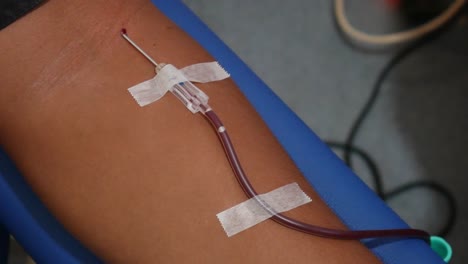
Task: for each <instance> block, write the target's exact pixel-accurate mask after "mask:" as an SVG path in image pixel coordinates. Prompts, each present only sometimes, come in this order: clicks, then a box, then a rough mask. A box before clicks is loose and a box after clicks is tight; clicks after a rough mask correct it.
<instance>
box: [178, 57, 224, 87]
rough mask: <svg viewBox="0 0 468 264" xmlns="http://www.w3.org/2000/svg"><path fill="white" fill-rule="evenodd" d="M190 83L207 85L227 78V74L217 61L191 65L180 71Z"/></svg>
mask: <svg viewBox="0 0 468 264" xmlns="http://www.w3.org/2000/svg"><path fill="white" fill-rule="evenodd" d="M180 71H181V72H182V73H183V74H184V75H185V77H187V79H189V80H190V81H191V82H198V83H207V82H214V81H220V80H224V79H226V78H229V76H230V75H229V73H228V72H227V71H226V70H225V69H224V68H223V67H222V66H221V65H219V63H218V62H217V61H213V62H203V63H197V64H193V65H190V66H187V67H184V68H182V69H180Z"/></svg>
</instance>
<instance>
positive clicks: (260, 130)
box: [0, 0, 378, 263]
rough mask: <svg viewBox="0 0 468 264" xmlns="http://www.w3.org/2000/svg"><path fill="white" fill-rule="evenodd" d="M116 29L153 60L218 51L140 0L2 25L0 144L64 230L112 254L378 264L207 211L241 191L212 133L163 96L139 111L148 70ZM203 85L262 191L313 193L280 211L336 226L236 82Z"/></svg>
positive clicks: (350, 247) (58, 10)
mask: <svg viewBox="0 0 468 264" xmlns="http://www.w3.org/2000/svg"><path fill="white" fill-rule="evenodd" d="M122 27H126V28H128V29H129V30H130V32H131V34H132V36H141V37H140V40H139V44H140V45H141V46H142V47H144V48H145V50H146V51H148V52H150V53H152V54H151V55H152V56H153V57H154V58H155V59H157V60H158V61H161V62H170V63H172V64H174V65H176V66H185V65H189V64H193V63H196V62H203V61H210V60H213V59H212V58H211V57H210V56H209V55H208V54H207V53H206V52H205V51H204V50H203V49H202V48H201V47H199V46H198V45H197V44H196V43H195V42H194V41H193V40H191V39H190V38H189V37H188V36H187V35H185V34H184V33H183V32H182V31H181V30H180V29H178V28H177V27H176V26H175V25H173V24H172V23H171V22H170V21H169V20H168V19H166V18H165V17H164V16H163V15H162V14H161V13H160V12H159V11H158V10H156V9H155V8H154V6H153V5H152V4H151V3H149V2H146V1H132V2H130V3H128V2H125V1H112V3H111V4H109V3H108V2H101V1H94V2H91V3H86V4H83V3H80V2H79V1H73V0H69V1H49V2H47V3H46V4H45V5H43V6H42V7H41V8H39V9H38V10H36V11H35V12H33V13H31V14H29V15H28V16H26V17H24V18H22V19H20V20H19V21H17V22H16V23H14V24H12V25H10V26H9V27H8V28H6V29H5V30H3V31H2V32H0V53H1V54H0V58H1V59H0V67H1V68H2V69H6V70H4V71H3V72H1V73H0V82H1V83H2V84H5V85H2V88H1V89H0V144H1V145H2V146H4V148H5V149H6V150H7V151H8V153H9V155H10V156H11V157H12V158H13V159H14V160H15V161H16V162H17V164H18V166H19V167H20V169H21V170H22V172H23V174H24V176H25V177H26V178H27V180H28V182H29V183H30V184H31V186H32V187H33V188H34V190H35V191H36V192H37V193H38V195H39V196H40V197H41V199H42V200H43V201H44V203H45V204H46V205H47V206H48V208H49V209H50V210H51V211H52V212H53V213H54V215H55V216H56V217H57V218H58V219H59V220H60V221H61V222H62V223H63V224H64V225H65V226H66V227H67V229H68V230H70V232H72V233H73V234H74V235H75V236H76V237H77V238H78V239H80V240H81V241H82V242H83V243H84V244H85V245H86V246H88V247H89V248H90V249H92V250H93V251H94V252H95V253H96V254H97V255H98V256H100V257H101V258H103V259H104V260H106V261H108V262H142V263H155V262H156V263H160V262H161V263H165V262H170V263H188V262H202V263H207V262H212V263H219V262H223V263H229V262H230V261H231V262H233V263H238V262H239V261H243V260H244V261H248V262H252V263H266V262H291V263H309V262H310V261H311V260H320V262H323V263H346V262H347V261H348V262H349V263H369V262H378V261H377V260H376V258H375V257H374V256H373V255H372V254H371V253H370V252H369V251H368V250H367V249H366V248H365V247H364V246H362V245H361V244H360V243H359V242H356V241H338V240H330V239H323V238H318V237H313V236H308V235H304V234H302V233H299V232H295V231H293V230H289V229H286V228H284V227H282V226H280V225H278V224H275V223H273V222H272V221H267V222H265V223H262V224H261V225H258V226H256V227H255V228H252V229H249V230H247V231H245V232H243V233H241V234H239V235H237V236H234V237H232V238H227V237H226V235H225V234H224V232H223V231H222V228H221V226H220V225H219V223H218V221H217V219H216V217H215V214H216V213H218V212H220V211H222V210H224V209H226V208H228V207H230V206H232V205H235V204H237V203H240V202H242V201H244V200H246V197H245V195H244V194H243V192H242V190H241V188H240V187H239V185H238V183H237V182H236V180H235V178H234V176H233V173H232V171H231V168H230V166H229V163H228V162H227V160H226V158H225V155H224V153H223V150H222V147H221V146H220V144H219V142H218V139H217V137H216V134H215V133H214V132H213V131H212V129H211V127H210V125H209V124H208V123H207V122H206V120H204V118H203V117H202V116H201V115H193V114H191V113H190V112H189V111H188V110H187V109H186V108H185V107H184V106H182V105H181V104H180V102H178V101H177V99H176V98H174V97H173V96H171V95H167V96H165V97H164V98H163V99H162V100H160V101H158V102H157V103H154V104H152V105H150V106H147V107H144V108H140V107H139V106H137V104H136V103H135V102H134V101H133V99H132V98H131V97H130V96H129V94H128V92H127V91H126V89H127V88H128V87H130V86H132V85H134V84H136V83H139V82H141V81H143V80H146V79H149V78H151V77H152V76H153V75H154V70H153V68H152V66H151V64H149V63H148V62H147V61H146V60H145V59H144V58H143V57H141V56H140V55H138V54H136V53H135V51H134V50H133V49H131V48H129V47H128V44H127V43H126V42H124V41H123V40H122V39H121V37H120V35H119V31H120V28H122ZM199 87H200V88H201V89H203V90H204V91H205V92H206V93H207V94H208V95H209V96H210V98H211V100H210V104H211V106H212V107H213V109H215V110H216V111H217V113H218V115H219V116H220V117H221V118H222V119H223V121H224V123H225V126H226V127H227V129H229V131H230V134H231V137H232V140H233V142H234V144H235V146H236V148H237V150H238V154H239V156H240V160H241V162H242V163H243V165H244V168H245V170H246V172H247V174H248V175H249V178H250V179H251V181H252V184H253V185H254V186H255V187H256V189H257V190H258V191H259V192H260V193H263V192H267V191H270V190H272V189H275V188H277V187H280V186H283V185H285V184H288V183H291V182H294V181H295V182H298V183H299V185H300V186H301V187H302V188H303V189H304V190H305V191H306V192H307V193H308V194H309V195H310V196H311V197H312V199H313V200H314V202H313V203H311V204H308V205H306V206H303V207H301V208H298V209H295V210H293V211H291V212H288V213H287V215H288V216H291V217H294V218H297V219H300V220H303V221H304V222H309V223H313V224H316V225H321V226H327V227H332V228H344V226H343V225H342V224H341V223H340V221H339V220H338V219H337V218H336V216H335V215H333V213H332V212H331V211H330V210H329V209H328V207H327V206H326V205H325V204H324V203H323V202H321V200H320V198H319V197H317V195H316V194H315V192H314V190H313V189H312V188H310V186H309V185H308V184H307V183H306V181H305V180H304V179H303V177H302V176H301V175H300V173H299V171H298V170H297V168H296V167H295V166H294V164H293V163H292V162H291V160H290V159H289V157H288V156H287V155H286V153H285V152H284V151H283V150H282V148H281V147H280V145H279V144H278V143H277V142H276V140H275V139H274V137H273V136H272V135H271V133H270V132H269V130H268V129H267V128H266V126H265V125H264V124H263V122H262V120H261V119H260V117H259V116H258V115H257V114H256V113H255V110H254V109H253V108H252V107H251V106H250V105H249V104H248V102H247V101H246V100H245V98H244V97H243V96H242V94H241V93H240V92H239V90H238V89H237V88H236V87H235V85H234V83H232V82H231V81H230V80H225V81H221V82H216V83H209V84H204V85H200V86H199Z"/></svg>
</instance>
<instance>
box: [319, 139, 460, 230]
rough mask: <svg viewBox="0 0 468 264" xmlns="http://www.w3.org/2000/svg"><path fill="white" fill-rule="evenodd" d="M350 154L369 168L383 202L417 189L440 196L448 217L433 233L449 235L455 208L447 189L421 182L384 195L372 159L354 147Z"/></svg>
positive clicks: (340, 145) (332, 144) (339, 145)
mask: <svg viewBox="0 0 468 264" xmlns="http://www.w3.org/2000/svg"><path fill="white" fill-rule="evenodd" d="M326 143H327V144H328V145H329V146H330V147H331V148H336V149H340V150H344V149H345V145H344V144H343V143H339V142H334V141H326ZM351 154H352V155H357V156H359V158H361V159H362V160H363V161H364V163H365V164H366V166H367V167H368V168H369V170H370V174H371V176H372V180H373V182H374V189H375V192H376V194H377V195H378V196H379V197H380V198H381V199H382V200H384V201H388V200H390V199H392V198H394V197H396V196H398V195H400V194H402V193H405V192H409V191H413V190H416V189H418V188H426V189H430V190H432V191H434V192H436V193H438V194H439V195H440V196H442V197H443V198H444V199H445V200H446V201H447V211H448V216H447V220H446V221H445V224H444V225H443V227H442V228H441V229H440V230H439V231H437V232H433V233H434V234H435V235H437V236H441V237H444V236H446V235H447V234H449V233H450V231H451V230H452V228H453V226H454V224H455V219H456V214H457V208H456V200H455V197H454V196H453V194H452V193H451V192H450V191H449V190H448V189H447V188H445V187H444V186H442V185H440V184H438V183H436V182H433V181H428V180H421V181H414V182H410V183H406V184H403V185H401V186H399V187H397V188H395V189H394V190H392V191H390V192H387V193H385V192H384V187H383V183H382V176H381V174H380V171H379V168H378V166H377V163H376V162H375V161H374V159H373V158H372V157H371V156H370V155H369V154H368V153H367V152H366V151H364V150H362V149H360V148H358V147H356V146H351Z"/></svg>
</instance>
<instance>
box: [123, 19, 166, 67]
mask: <svg viewBox="0 0 468 264" xmlns="http://www.w3.org/2000/svg"><path fill="white" fill-rule="evenodd" d="M120 34H121V35H122V37H123V38H124V39H126V40H127V41H128V42H129V43H130V44H131V45H132V46H133V47H134V48H135V49H137V50H138V51H139V52H140V53H141V54H142V55H143V56H145V58H147V59H148V60H149V61H150V62H151V63H152V64H154V66H156V67H158V64H157V63H156V61H154V60H153V58H151V57H150V56H149V55H148V54H147V53H146V52H144V51H143V50H142V49H141V48H140V47H139V46H138V45H137V44H136V43H135V42H133V40H131V39H130V37H128V35H127V30H126V29H125V28H122V30H121V31H120Z"/></svg>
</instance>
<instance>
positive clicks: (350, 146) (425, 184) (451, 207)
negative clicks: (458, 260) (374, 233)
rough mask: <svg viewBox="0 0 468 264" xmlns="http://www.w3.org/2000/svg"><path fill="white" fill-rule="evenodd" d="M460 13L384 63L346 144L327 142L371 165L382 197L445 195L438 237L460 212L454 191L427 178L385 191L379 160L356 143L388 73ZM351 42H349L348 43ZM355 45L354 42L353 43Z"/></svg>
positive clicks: (349, 161) (347, 156)
mask: <svg viewBox="0 0 468 264" xmlns="http://www.w3.org/2000/svg"><path fill="white" fill-rule="evenodd" d="M459 15H460V13H459V14H458V15H457V16H455V17H454V18H453V19H452V20H451V21H449V23H447V24H446V25H445V26H443V27H441V28H440V29H439V30H437V31H434V32H433V33H432V34H430V35H427V36H426V37H424V38H421V39H419V40H417V41H415V42H412V43H410V44H409V45H407V46H406V47H404V48H403V49H401V50H400V51H398V52H397V53H396V54H395V55H394V56H393V57H392V58H391V59H390V61H389V62H388V63H387V64H386V65H385V66H384V68H383V69H382V71H381V72H380V73H379V75H378V76H377V79H376V81H375V83H374V86H373V87H372V90H371V93H370V95H369V97H368V99H367V100H366V102H365V104H364V106H363V108H362V110H361V111H360V112H359V115H358V117H357V118H356V120H355V121H354V122H353V124H352V126H351V129H350V131H349V133H348V135H347V137H346V141H345V142H344V143H340V142H336V141H328V142H327V144H328V145H329V146H330V147H332V148H338V149H341V150H343V159H344V161H345V163H346V164H347V165H348V166H349V167H350V168H353V166H352V155H357V156H359V157H360V158H361V159H362V160H363V161H364V162H365V164H366V166H367V167H368V169H369V171H370V174H371V176H372V179H373V181H374V186H375V192H376V194H377V195H378V196H379V197H381V198H382V199H383V200H384V201H388V200H389V199H392V198H394V197H396V196H398V195H400V194H402V193H404V192H408V191H412V190H415V189H417V188H426V189H430V190H432V191H435V192H437V193H439V194H440V195H441V196H442V197H444V198H445V199H446V201H447V205H448V207H447V208H448V216H447V221H446V223H445V225H444V226H443V227H442V228H441V230H440V231H438V232H436V233H435V234H436V235H438V236H446V235H447V234H448V233H449V232H450V231H451V229H452V228H453V226H454V224H455V220H456V215H457V207H456V200H455V198H454V196H453V194H452V193H451V192H450V191H449V190H448V189H447V188H445V187H444V186H442V185H441V184H439V183H436V182H433V181H427V180H422V181H415V182H411V183H407V184H404V185H402V186H399V187H397V188H396V189H394V190H392V191H390V192H388V193H385V192H384V187H383V182H382V176H381V174H380V171H379V168H378V166H377V164H376V162H375V161H374V160H373V158H372V157H371V156H370V155H369V154H368V153H367V152H365V151H364V150H362V149H360V148H358V147H356V146H355V145H354V141H355V139H356V136H357V135H358V132H359V130H360V129H361V127H362V124H363V123H364V121H365V120H366V118H367V117H368V116H369V113H370V112H371V110H372V108H373V106H374V105H375V103H376V101H377V98H378V96H379V94H380V91H381V89H382V84H383V82H384V81H385V80H386V79H387V77H388V75H389V74H390V73H391V71H392V70H393V69H394V68H395V67H396V66H397V65H398V64H399V63H400V62H402V61H403V59H405V58H406V57H407V56H408V55H409V54H411V53H412V52H413V51H415V50H416V49H418V48H420V47H421V46H423V45H425V44H427V43H429V42H431V41H432V40H434V39H435V38H437V37H438V36H439V35H440V34H441V33H442V32H445V31H446V30H447V28H448V27H449V26H450V25H451V24H452V23H453V22H454V21H456V19H457V18H458V17H459ZM348 44H350V43H348ZM351 46H353V45H351Z"/></svg>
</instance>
